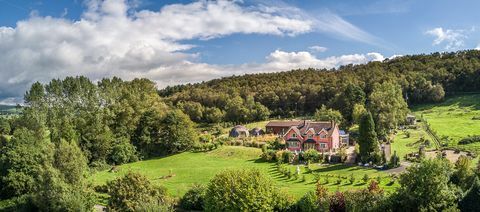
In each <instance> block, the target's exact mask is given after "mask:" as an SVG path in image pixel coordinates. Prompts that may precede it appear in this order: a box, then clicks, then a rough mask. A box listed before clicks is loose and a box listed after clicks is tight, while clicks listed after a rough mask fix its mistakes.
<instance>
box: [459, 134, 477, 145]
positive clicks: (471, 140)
mask: <svg viewBox="0 0 480 212" xmlns="http://www.w3.org/2000/svg"><path fill="white" fill-rule="evenodd" d="M477 142H480V135H474V136H469V137H466V138H463V139H462V140H460V141H459V142H458V144H462V145H465V144H471V143H477Z"/></svg>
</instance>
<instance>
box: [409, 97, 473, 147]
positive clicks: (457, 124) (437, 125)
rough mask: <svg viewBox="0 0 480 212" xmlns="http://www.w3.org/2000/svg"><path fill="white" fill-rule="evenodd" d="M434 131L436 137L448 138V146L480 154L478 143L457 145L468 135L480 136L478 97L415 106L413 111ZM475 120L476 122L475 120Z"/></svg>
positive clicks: (458, 98) (449, 99)
mask: <svg viewBox="0 0 480 212" xmlns="http://www.w3.org/2000/svg"><path fill="white" fill-rule="evenodd" d="M413 110H414V111H415V113H416V115H417V116H419V117H420V116H422V115H423V117H424V118H425V119H426V120H427V122H428V123H429V124H430V126H431V128H432V129H433V130H434V131H436V133H437V134H438V136H439V137H440V138H441V137H443V136H448V145H449V146H452V147H456V148H459V149H465V150H472V151H475V152H477V153H480V143H475V144H468V145H458V141H460V140H461V139H462V138H465V137H467V136H469V135H480V120H478V119H479V118H480V95H479V94H476V95H462V96H456V97H451V98H447V99H446V101H445V102H443V103H440V104H428V105H421V106H417V107H415V108H414V109H413ZM475 119H477V120H475Z"/></svg>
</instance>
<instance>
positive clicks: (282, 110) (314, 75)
mask: <svg viewBox="0 0 480 212" xmlns="http://www.w3.org/2000/svg"><path fill="white" fill-rule="evenodd" d="M479 81H480V51H477V50H468V51H459V52H451V53H433V54H429V55H412V56H402V57H397V58H394V59H386V60H385V61H383V62H370V63H368V64H363V65H347V66H342V67H339V68H337V69H331V70H326V69H322V70H316V69H306V70H293V71H288V72H281V73H262V74H248V75H244V76H232V77H226V78H222V79H215V80H211V81H208V82H202V83H197V84H187V85H178V86H173V87H167V88H165V89H162V90H160V91H159V93H160V95H161V96H162V97H164V98H165V99H166V101H167V102H168V103H170V104H172V105H175V106H177V107H178V108H182V110H183V111H184V112H185V113H187V114H188V115H189V116H190V118H191V119H192V120H194V121H196V122H209V123H216V122H224V121H227V122H236V123H242V122H251V121H256V120H261V119H265V118H266V117H275V118H278V117H294V116H302V115H311V114H313V113H314V112H315V111H316V110H317V109H318V108H320V107H321V106H322V105H326V106H327V107H330V108H333V109H336V110H339V111H340V112H341V113H342V115H343V117H344V118H345V119H346V122H345V124H347V125H349V124H351V123H352V122H353V119H354V117H352V110H353V107H354V105H355V104H365V106H366V107H367V108H370V110H371V111H372V113H374V114H373V115H374V118H375V119H377V120H378V119H379V118H378V114H376V113H375V111H380V110H381V109H380V108H375V107H377V106H376V105H375V104H374V103H373V101H375V100H374V98H375V94H374V93H375V90H383V89H384V88H385V87H386V86H400V89H401V90H400V92H401V95H402V97H403V98H404V100H405V101H406V102H407V103H408V104H418V103H425V102H438V101H442V100H443V98H444V96H445V94H449V93H458V92H472V91H480V84H479V83H478V82H479ZM385 83H390V84H393V85H382V84H385ZM382 86H383V87H382ZM372 94H373V95H372ZM385 95H389V94H385ZM377 97H378V95H377Z"/></svg>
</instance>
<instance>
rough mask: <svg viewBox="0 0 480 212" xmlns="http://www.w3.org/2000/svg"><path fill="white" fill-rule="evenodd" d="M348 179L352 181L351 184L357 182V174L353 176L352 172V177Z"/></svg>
mask: <svg viewBox="0 0 480 212" xmlns="http://www.w3.org/2000/svg"><path fill="white" fill-rule="evenodd" d="M348 181H350V184H353V183H355V176H353V174H350V178H349V179H348Z"/></svg>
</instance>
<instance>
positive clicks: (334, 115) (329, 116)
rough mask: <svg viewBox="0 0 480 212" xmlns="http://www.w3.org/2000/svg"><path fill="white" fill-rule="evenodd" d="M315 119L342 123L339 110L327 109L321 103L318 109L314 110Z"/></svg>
mask: <svg viewBox="0 0 480 212" xmlns="http://www.w3.org/2000/svg"><path fill="white" fill-rule="evenodd" d="M314 117H315V120H317V121H335V122H336V123H342V122H343V117H342V114H341V113H340V111H338V110H333V109H331V108H329V109H327V107H326V106H325V105H322V107H321V108H320V109H318V110H317V111H316V112H315V115H314Z"/></svg>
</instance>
